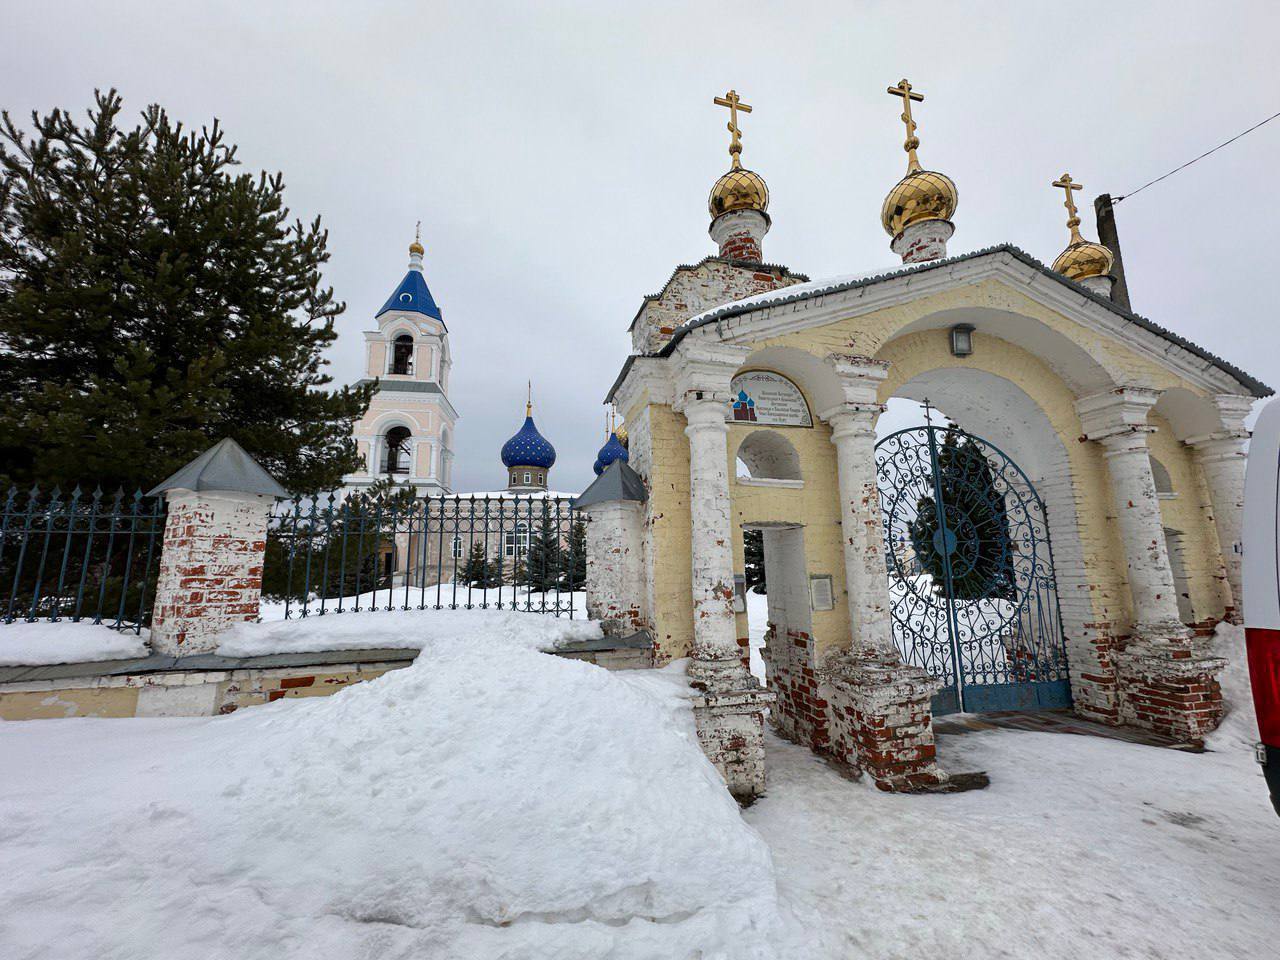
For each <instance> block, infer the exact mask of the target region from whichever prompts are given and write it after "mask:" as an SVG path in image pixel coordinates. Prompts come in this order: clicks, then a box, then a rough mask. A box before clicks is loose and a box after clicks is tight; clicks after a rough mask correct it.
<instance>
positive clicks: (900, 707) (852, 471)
mask: <svg viewBox="0 0 1280 960" xmlns="http://www.w3.org/2000/svg"><path fill="white" fill-rule="evenodd" d="M827 362H828V363H829V364H830V365H831V366H833V367H834V368H835V372H836V374H837V375H838V376H839V378H840V386H841V391H842V393H843V394H844V397H845V402H844V403H842V404H840V405H838V406H835V407H832V408H831V409H829V410H826V411H825V412H823V413H822V414H821V417H822V419H823V420H825V421H827V422H828V423H830V424H831V427H832V431H831V442H832V443H834V444H835V447H836V464H837V470H838V476H837V479H838V481H839V487H840V526H841V532H842V533H843V535H844V544H843V547H844V568H845V587H846V589H847V590H848V593H849V629H850V645H849V647H848V648H847V649H846V650H845V651H842V652H840V653H838V654H835V655H832V656H828V657H827V658H825V659H824V661H823V663H822V664H821V668H820V674H821V676H822V681H823V682H822V685H821V688H820V689H821V692H822V696H823V699H824V700H825V701H826V704H827V732H828V736H829V747H828V752H830V753H831V754H833V755H834V756H835V757H836V758H837V759H838V760H840V761H841V762H843V763H847V764H849V765H851V766H856V767H858V768H860V769H862V770H863V771H864V772H866V773H867V774H868V775H869V776H870V777H871V778H872V779H873V780H874V781H875V784H876V786H877V787H879V788H880V789H882V790H933V789H946V788H947V784H948V778H947V774H946V773H945V772H943V771H942V770H941V769H940V768H939V767H938V765H937V763H936V744H935V742H934V736H933V715H932V698H933V695H934V694H935V693H936V692H937V691H938V689H939V687H940V686H941V684H940V683H939V681H937V680H936V679H934V678H933V677H931V676H929V675H928V674H927V673H926V672H925V671H924V670H922V669H920V668H919V667H915V666H911V665H909V664H905V663H903V662H902V658H901V657H900V656H899V654H898V651H897V648H896V647H895V646H894V645H893V635H892V627H891V621H890V599H889V577H888V572H887V569H886V567H885V557H884V519H883V515H882V513H881V510H880V493H879V487H878V485H877V483H876V461H875V446H876V434H875V429H876V421H877V420H878V419H879V418H880V414H881V413H882V412H883V409H884V408H883V407H882V406H881V405H880V404H879V403H878V402H877V399H876V397H877V394H878V392H879V387H880V384H881V382H882V381H883V380H884V379H885V377H886V376H887V375H888V367H887V366H886V365H885V364H884V363H880V362H878V361H875V360H872V359H870V358H869V357H846V356H830V357H828V358H827Z"/></svg>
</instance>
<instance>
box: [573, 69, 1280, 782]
mask: <svg viewBox="0 0 1280 960" xmlns="http://www.w3.org/2000/svg"><path fill="white" fill-rule="evenodd" d="M889 92H890V93H891V94H893V95H894V96H895V97H898V98H900V100H901V102H902V104H903V107H904V112H903V121H904V122H905V123H906V125H907V140H906V144H905V149H906V152H907V155H908V167H907V173H906V176H905V177H904V178H903V179H902V180H901V181H900V182H899V183H898V184H897V185H895V186H894V187H893V189H892V190H891V191H890V192H889V195H888V196H887V198H886V200H885V203H884V207H883V211H882V226H883V228H884V229H885V231H886V233H887V234H888V236H889V238H890V246H891V248H892V249H893V251H894V252H895V253H896V254H898V255H899V256H900V257H901V259H902V265H901V266H900V267H894V268H890V269H886V270H880V271H876V272H873V273H870V274H863V275H852V276H844V277H836V278H832V279H827V280H818V281H811V280H809V279H808V278H807V277H805V276H803V275H801V274H797V273H793V272H791V271H790V270H788V269H786V268H785V267H780V266H775V265H770V264H768V263H766V262H765V258H764V254H763V241H764V238H765V235H766V234H767V232H768V230H769V226H770V215H769V194H768V189H767V187H766V185H765V182H764V180H763V178H761V177H760V176H759V175H758V174H756V173H754V172H752V171H750V170H747V169H745V168H744V167H742V165H741V162H740V154H741V150H742V145H741V139H740V133H741V131H740V130H739V128H738V120H739V116H738V115H739V113H740V112H747V111H748V110H749V108H748V107H747V106H746V105H745V104H743V103H742V102H741V100H740V99H739V98H738V96H737V94H736V93H734V92H732V91H730V92H729V94H727V95H726V96H725V97H723V98H717V103H719V104H721V105H723V106H726V107H728V108H729V110H730V112H731V122H730V131H731V133H732V143H731V146H730V154H731V157H732V167H731V169H730V170H729V172H727V173H726V174H725V175H724V176H723V177H721V178H720V180H718V181H717V182H716V184H715V185H714V187H713V189H712V192H711V197H710V204H709V206H710V215H711V223H710V233H711V236H712V238H713V240H714V241H715V242H716V243H717V244H718V246H719V253H718V255H717V256H713V257H708V258H706V259H704V260H703V261H701V262H700V263H697V264H695V265H689V266H682V267H678V268H677V269H676V270H675V272H674V274H673V275H672V276H671V278H670V279H669V280H668V282H667V283H666V285H665V286H664V287H663V289H662V290H661V291H660V292H659V293H657V294H655V295H653V296H651V297H647V298H646V299H645V301H644V302H643V304H642V305H641V308H640V310H639V312H638V313H637V315H636V317H635V319H634V322H633V323H632V326H631V336H632V354H631V356H629V357H628V358H627V360H626V362H625V364H624V365H623V368H622V371H621V373H620V374H619V376H618V378H617V381H616V383H615V384H614V386H613V388H612V390H611V392H610V394H609V398H608V399H609V400H610V401H612V402H614V403H616V405H617V407H618V409H619V411H620V412H621V414H622V415H623V418H624V420H625V425H626V433H627V435H628V448H629V462H627V461H620V462H617V463H613V464H611V465H609V466H608V469H607V470H605V472H604V474H603V476H602V477H601V478H600V479H599V480H597V482H596V485H594V486H593V487H592V488H589V489H588V491H587V492H586V493H585V494H584V495H583V498H582V504H583V506H582V509H583V510H584V511H585V512H586V513H588V514H590V515H591V518H592V523H591V524H590V530H589V552H588V557H589V563H590V564H591V567H590V568H589V581H590V582H591V583H592V584H593V585H594V588H595V589H594V593H593V595H592V596H591V597H590V598H589V602H590V604H591V607H592V613H593V615H595V616H599V617H600V618H601V619H603V620H604V621H605V623H606V626H607V627H608V628H609V629H611V630H613V631H614V632H615V633H622V632H630V631H634V630H637V629H642V630H645V631H647V632H648V633H649V635H650V636H651V637H652V640H653V644H654V652H655V659H656V660H657V662H659V663H662V662H667V661H670V660H672V659H675V658H680V657H691V662H690V667H689V678H690V681H691V683H692V685H693V686H694V688H695V690H696V698H695V701H694V706H695V716H696V717H697V720H698V728H699V735H700V737H701V739H702V742H703V746H704V749H706V750H707V751H708V753H709V754H710V755H711V757H712V759H713V760H714V761H715V762H716V763H717V765H718V767H719V768H720V769H721V771H722V772H723V773H724V774H725V776H726V779H727V780H728V782H729V785H730V788H731V789H733V790H734V792H735V793H736V794H738V795H739V796H753V795H755V794H757V793H759V791H760V790H761V789H762V787H763V776H764V767H763V741H762V723H763V714H764V711H765V710H766V709H768V710H769V711H770V713H771V717H772V721H773V722H774V723H775V724H776V726H777V728H778V729H779V731H780V732H781V733H783V734H784V735H786V736H787V737H789V738H791V739H793V740H796V741H798V742H802V743H806V744H808V745H810V746H811V747H812V748H813V749H815V750H817V751H819V752H822V753H824V754H827V755H830V756H832V757H834V758H835V759H836V760H838V761H842V762H845V763H847V764H850V765H852V766H856V767H858V768H860V769H861V770H862V771H864V773H866V774H867V775H869V776H871V777H872V778H873V779H874V780H875V782H876V783H877V785H879V786H881V787H883V788H885V789H897V790H918V789H947V788H948V783H947V781H948V777H947V775H946V774H945V773H944V772H943V771H942V770H941V769H940V768H939V767H938V766H937V764H936V762H935V741H934V735H933V727H932V718H933V716H934V714H935V713H939V714H941V713H945V712H949V711H954V710H967V711H971V712H973V711H983V710H1000V709H1037V708H1048V707H1066V706H1070V707H1071V708H1072V709H1074V711H1075V712H1076V713H1078V714H1079V715H1080V716H1082V717H1085V718H1088V719H1090V720H1094V721H1098V722H1101V723H1104V724H1112V725H1122V724H1123V725H1131V726H1135V727H1140V728H1145V729H1147V730H1150V731H1154V732H1157V733H1161V734H1164V735H1166V736H1168V737H1171V738H1174V739H1177V740H1181V741H1185V742H1197V741H1199V740H1201V739H1202V738H1203V737H1204V735H1205V734H1206V733H1207V732H1208V731H1210V730H1212V729H1213V728H1214V727H1215V726H1216V725H1217V723H1218V721H1219V719H1220V716H1221V712H1222V700H1221V693H1220V690H1219V687H1218V684H1217V680H1216V677H1217V674H1218V673H1219V671H1220V670H1221V668H1222V666H1223V662H1222V661H1221V660H1217V659H1215V658H1214V657H1212V656H1211V655H1210V653H1209V650H1208V635H1209V634H1210V633H1211V632H1212V629H1213V627H1214V625H1215V624H1216V623H1217V622H1219V621H1220V620H1222V619H1224V618H1233V617H1235V616H1236V611H1237V610H1238V608H1239V603H1240V601H1239V597H1240V557H1239V553H1238V547H1237V544H1238V543H1239V540H1240V504H1241V497H1242V490H1243V478H1244V450H1245V441H1246V439H1247V432H1246V430H1245V428H1244V420H1245V417H1246V415H1247V414H1248V413H1249V411H1250V408H1251V404H1252V402H1253V400H1254V399H1255V398H1257V397H1263V396H1267V395H1269V394H1270V393H1271V390H1270V389H1269V388H1267V387H1266V386H1264V385H1263V384H1261V383H1259V382H1258V381H1257V380H1255V379H1254V378H1252V377H1250V376H1249V375H1248V374H1246V373H1244V372H1243V371H1241V370H1238V369H1236V368H1235V367H1233V366H1231V365H1230V364H1227V363H1225V362H1224V361H1222V360H1220V359H1218V358H1216V357H1214V356H1213V355H1211V354H1210V353H1208V352H1207V351H1205V350H1204V349H1202V348H1200V347H1198V346H1197V345H1195V344H1193V343H1190V342H1188V341H1187V340H1185V339H1183V338H1182V337H1179V336H1178V335H1177V334H1175V333H1173V332H1171V331H1169V330H1166V329H1164V328H1162V327H1160V326H1158V325H1156V324H1155V323H1153V322H1151V321H1149V320H1147V319H1144V318H1143V317H1140V316H1138V315H1136V314H1134V313H1133V312H1132V311H1131V310H1129V309H1128V307H1127V304H1126V303H1125V302H1122V301H1117V300H1116V299H1113V297H1112V287H1113V282H1114V279H1113V277H1112V276H1111V274H1112V271H1113V254H1112V252H1111V250H1110V249H1108V248H1107V247H1104V246H1102V245H1100V244H1097V243H1092V242H1089V241H1088V240H1086V239H1085V238H1084V237H1083V236H1082V235H1081V233H1080V229H1079V225H1080V220H1079V217H1078V216H1077V215H1076V207H1075V203H1074V199H1073V197H1074V191H1075V190H1076V189H1078V188H1079V184H1076V183H1074V182H1073V181H1072V179H1071V178H1070V177H1069V176H1067V175H1064V176H1063V177H1061V178H1059V179H1058V180H1056V181H1055V182H1054V186H1055V187H1057V188H1061V189H1063V190H1064V191H1065V194H1066V198H1067V202H1066V206H1067V209H1068V216H1069V219H1068V222H1067V225H1068V229H1069V240H1068V245H1067V247H1066V249H1065V250H1064V251H1063V252H1062V254H1061V255H1059V256H1058V258H1057V259H1056V260H1055V261H1054V263H1053V265H1052V266H1051V267H1047V266H1045V265H1044V264H1043V263H1042V262H1040V261H1038V260H1037V259H1035V258H1033V257H1032V256H1030V255H1028V254H1027V253H1025V252H1023V251H1022V250H1020V249H1018V248H1017V247H1015V246H1011V245H1001V246H997V247H992V248H989V249H985V250H977V251H973V252H969V253H961V254H959V255H948V250H947V246H948V242H949V241H950V239H951V236H952V234H953V232H954V229H955V228H954V215H955V212H956V208H957V203H958V191H957V189H956V186H955V184H954V183H953V182H952V181H951V180H950V179H949V178H948V177H947V176H945V175H944V174H942V173H939V172H936V171H930V170H925V169H924V168H923V167H922V166H921V165H920V163H919V160H918V158H917V150H918V147H919V141H918V139H917V138H916V136H915V128H916V125H915V122H914V120H913V118H912V105H913V103H916V102H919V101H920V100H921V99H922V98H921V96H920V94H919V93H917V92H913V91H912V90H911V87H910V84H908V83H907V82H906V81H905V80H904V81H902V82H901V83H900V84H898V85H897V86H895V87H891V88H890V89H889ZM895 397H901V398H910V399H912V400H915V401H922V402H923V401H928V404H929V408H928V409H930V410H932V411H935V412H932V413H931V414H930V421H929V422H927V423H926V424H924V425H922V426H920V427H917V428H913V429H910V430H904V431H899V432H897V433H895V434H893V435H891V436H888V437H882V438H879V440H878V438H877V430H876V427H877V420H878V418H879V417H880V414H881V412H882V411H883V410H884V404H885V403H886V401H888V400H889V399H891V398H895ZM632 471H634V473H633V472H632ZM624 475H625V476H624ZM619 477H621V478H622V479H621V480H620V479H619ZM610 478H612V480H611V479H610ZM629 478H635V479H636V480H637V481H638V480H640V479H642V480H643V484H642V485H640V484H638V483H632V484H630V485H629V486H628V485H627V484H625V483H623V482H622V480H626V479H629ZM606 481H610V484H606ZM606 487H607V489H606ZM593 491H594V492H593ZM602 491H604V492H602ZM749 530H759V531H761V532H762V536H763V543H764V565H765V569H766V573H767V582H768V594H767V597H768V611H769V614H768V618H769V632H768V634H767V645H766V649H765V651H764V656H765V662H766V668H767V675H768V686H767V688H762V687H761V685H760V684H759V682H758V681H757V680H756V679H755V678H754V677H753V676H752V675H751V674H750V673H749V672H748V669H747V666H746V656H745V655H746V652H747V651H746V645H747V635H748V634H747V622H746V615H745V606H744V604H743V603H742V583H743V572H744V551H743V534H744V531H749Z"/></svg>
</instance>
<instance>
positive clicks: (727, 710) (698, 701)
mask: <svg viewBox="0 0 1280 960" xmlns="http://www.w3.org/2000/svg"><path fill="white" fill-rule="evenodd" d="M774 699H775V698H774V695H773V694H772V693H769V692H768V691H766V690H762V689H760V688H758V687H757V688H755V689H746V690H735V691H732V692H728V693H702V694H698V695H695V696H694V698H693V718H694V721H695V722H696V723H697V726H698V744H699V745H700V746H701V747H702V752H703V753H705V754H706V755H707V757H708V759H710V760H711V762H712V763H714V764H715V766H716V769H717V770H719V771H720V775H721V776H722V777H724V781H725V784H726V785H727V786H728V787H729V792H730V793H732V794H733V796H734V798H735V799H737V801H738V802H739V803H750V802H751V801H752V800H754V799H755V798H756V797H758V796H760V794H762V793H764V711H765V709H766V708H767V707H768V706H769V705H770V704H771V703H773V701H774Z"/></svg>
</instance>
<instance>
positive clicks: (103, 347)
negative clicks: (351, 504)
mask: <svg viewBox="0 0 1280 960" xmlns="http://www.w3.org/2000/svg"><path fill="white" fill-rule="evenodd" d="M121 109H122V102H121V98H120V97H119V96H118V95H117V94H116V93H115V91H111V92H109V93H105V94H103V93H98V94H96V105H95V107H94V108H93V109H91V110H90V111H89V115H88V122H87V124H86V125H84V126H81V125H80V124H78V123H77V122H76V121H75V120H74V119H73V118H72V116H71V115H70V114H69V113H67V112H65V111H63V110H54V111H53V112H52V113H49V114H48V115H46V116H40V115H37V114H33V115H32V129H31V131H30V132H24V131H23V130H21V129H19V127H18V126H17V125H16V124H15V123H14V121H13V120H12V119H11V117H10V116H9V114H8V113H4V114H2V115H0V465H2V466H0V473H3V474H5V475H6V476H4V477H2V478H0V480H3V479H8V480H11V481H15V482H19V483H23V484H26V483H30V482H33V481H37V482H40V483H42V484H52V483H61V484H62V485H63V486H67V485H71V484H74V483H76V482H85V481H88V482H90V483H93V482H96V483H100V484H101V485H102V486H103V487H104V488H106V489H111V488H113V487H114V486H116V485H124V486H125V487H127V488H130V489H132V488H134V487H138V486H141V487H144V488H145V487H147V486H149V485H152V484H154V483H157V482H159V481H160V480H162V479H163V478H164V477H165V476H167V475H168V474H169V473H171V472H172V471H174V470H176V469H177V468H178V467H180V466H182V465H183V464H184V463H186V462H187V461H189V460H191V459H192V458H193V457H195V456H197V455H198V454H199V453H201V452H202V451H203V450H205V449H206V448H207V447H209V446H210V445H211V444H212V443H213V442H215V441H216V440H218V439H220V438H222V437H224V436H231V437H234V438H235V439H236V440H237V441H239V443H240V444H241V445H242V446H244V447H245V449H246V450H248V451H249V452H250V453H251V454H252V455H254V456H255V457H256V458H257V459H258V460H259V461H260V462H261V463H262V465H263V466H264V467H266V468H267V470H268V471H269V472H271V473H272V474H273V475H274V476H275V477H276V478H277V479H279V480H280V482H281V483H282V484H283V485H284V486H285V487H286V488H288V489H290V490H291V491H294V492H297V493H316V492H320V491H324V490H329V489H333V488H335V487H336V486H338V485H339V484H340V482H341V478H342V476H343V475H344V474H345V473H349V472H351V471H353V470H354V469H355V468H356V467H357V464H358V458H357V452H356V448H355V444H354V442H353V441H352V439H351V436H350V433H351V426H352V423H353V422H354V421H355V420H356V419H357V418H358V417H360V416H361V415H362V414H363V412H364V410H365V409H366V407H367V406H368V403H369V398H370V396H371V392H372V388H371V387H367V386H366V387H363V388H348V387H343V388H342V389H340V390H325V389H322V388H324V387H325V386H326V385H327V384H329V383H330V382H331V378H330V377H329V376H328V375H327V374H325V373H324V372H323V367H324V366H325V365H326V363H327V361H325V360H324V359H322V351H323V350H324V349H325V348H326V347H327V346H328V345H329V344H331V343H332V342H333V341H334V339H335V337H336V333H335V331H334V327H333V321H334V318H335V317H337V316H338V315H339V314H340V313H341V312H342V311H343V310H344V309H345V307H344V305H343V304H342V303H340V302H338V301H336V300H335V299H334V297H333V291H332V289H329V288H326V287H323V286H322V285H321V279H320V270H321V267H322V266H323V265H324V264H325V263H326V262H327V261H328V259H329V253H328V250H327V248H326V245H327V240H328V238H327V234H326V232H325V231H324V230H322V229H321V227H320V221H319V218H317V219H316V220H315V221H313V222H312V223H311V224H309V225H306V226H304V225H303V223H302V222H301V221H300V220H295V221H293V222H292V223H290V214H289V210H288V209H287V208H286V207H285V205H284V180H283V177H282V176H281V175H280V174H278V173H277V174H274V175H268V174H266V173H261V174H259V175H257V176H255V175H253V174H250V173H247V172H237V170H236V168H237V167H238V161H237V160H236V156H235V154H236V148H235V147H234V146H232V145H230V144H228V143H227V142H226V140H225V136H224V134H223V131H222V130H221V128H220V127H219V125H218V123H217V121H214V123H213V124H212V125H211V126H209V127H205V128H202V129H201V130H200V131H199V132H196V131H194V130H191V131H188V130H186V129H185V128H184V127H183V126H182V125H181V124H180V123H176V122H174V121H172V120H171V119H170V118H169V117H168V115H167V114H166V113H165V111H164V110H163V109H161V108H160V107H159V106H154V105H153V106H150V107H148V108H147V109H146V110H144V111H143V113H142V119H141V122H140V123H139V124H138V125H137V126H135V127H133V128H132V129H126V128H125V127H124V126H121V119H122V118H121V116H120V114H121Z"/></svg>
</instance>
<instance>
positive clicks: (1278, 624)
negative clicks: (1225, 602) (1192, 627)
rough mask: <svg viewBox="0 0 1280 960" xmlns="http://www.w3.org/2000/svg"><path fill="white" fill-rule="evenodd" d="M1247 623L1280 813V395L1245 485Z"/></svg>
mask: <svg viewBox="0 0 1280 960" xmlns="http://www.w3.org/2000/svg"><path fill="white" fill-rule="evenodd" d="M1242 539H1243V549H1244V556H1243V557H1242V559H1243V561H1244V574H1243V580H1244V611H1243V612H1244V628H1245V643H1246V646H1247V648H1248V651H1249V681H1250V684H1251V685H1252V687H1253V703H1254V706H1255V707H1256V708H1257V711H1258V733H1259V734H1260V735H1261V738H1262V742H1261V743H1259V744H1258V762H1259V763H1261V764H1262V769H1263V773H1264V775H1265V776H1266V779H1267V786H1268V787H1269V788H1270V789H1271V803H1272V805H1273V806H1274V807H1275V808H1276V813H1280V398H1277V399H1275V400H1272V401H1271V402H1270V403H1268V404H1267V405H1266V407H1264V408H1263V410H1262V415H1261V416H1260V417H1258V423H1257V425H1256V426H1255V427H1254V428H1253V439H1252V440H1251V441H1250V442H1249V461H1248V466H1247V467H1246V472H1245V485H1244V534H1243V538H1242Z"/></svg>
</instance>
